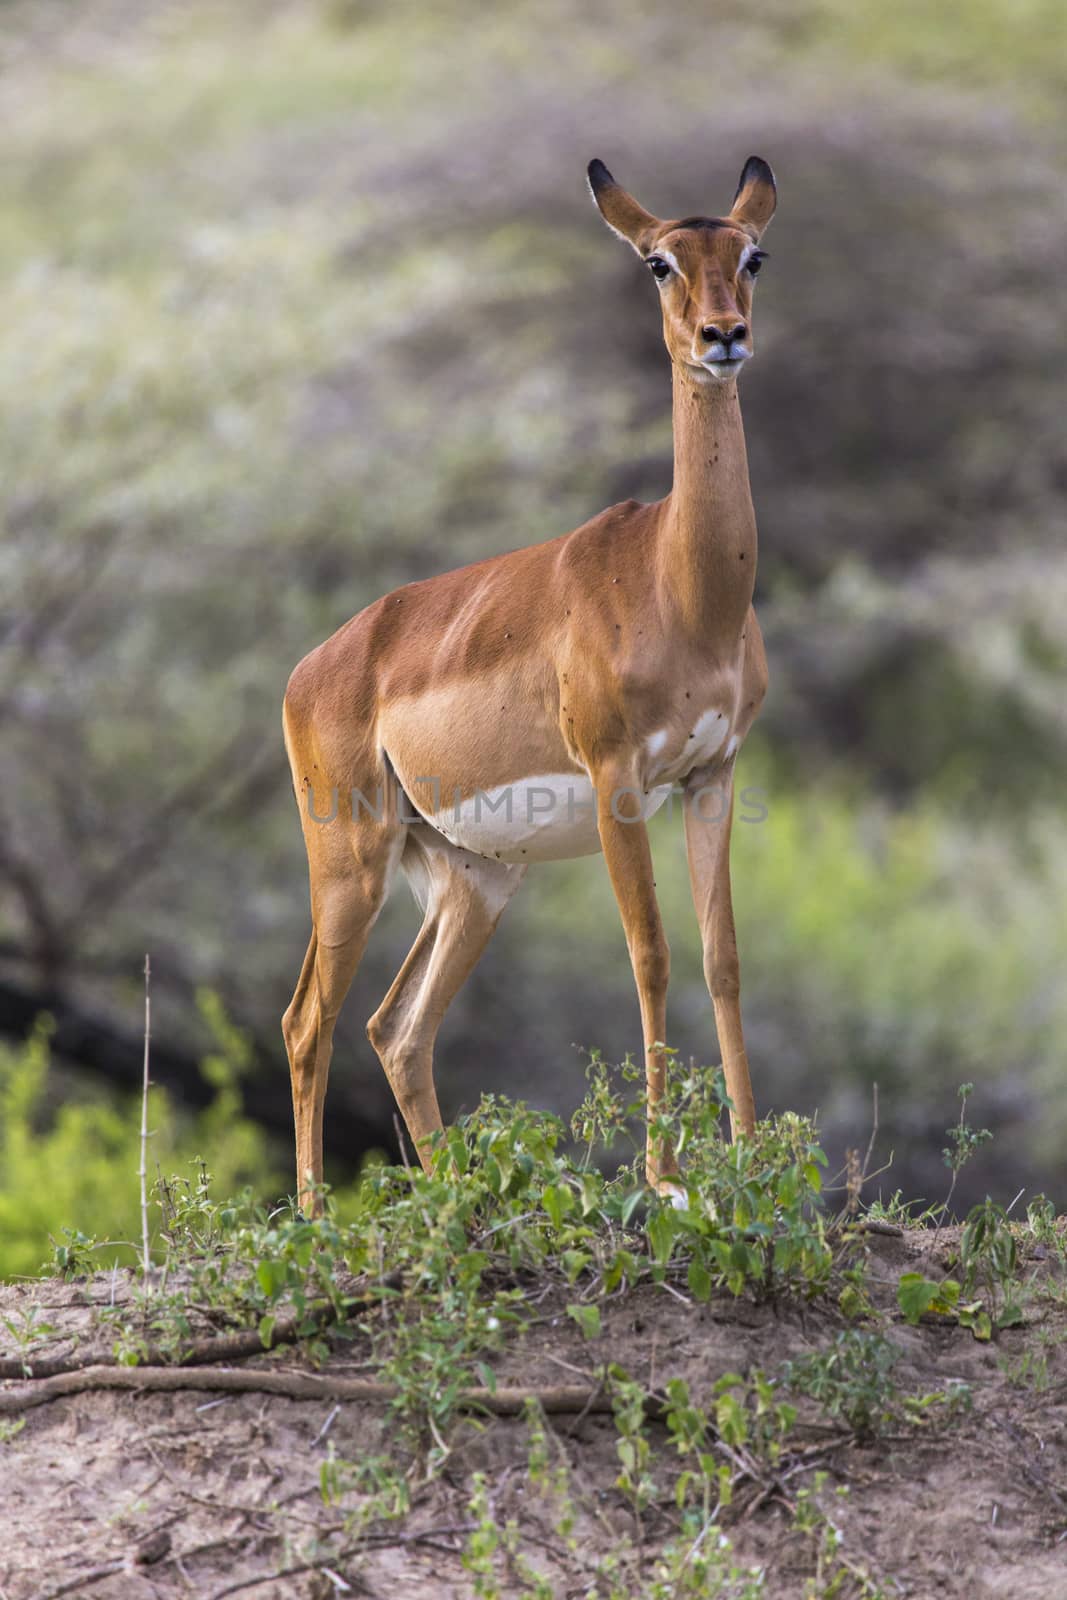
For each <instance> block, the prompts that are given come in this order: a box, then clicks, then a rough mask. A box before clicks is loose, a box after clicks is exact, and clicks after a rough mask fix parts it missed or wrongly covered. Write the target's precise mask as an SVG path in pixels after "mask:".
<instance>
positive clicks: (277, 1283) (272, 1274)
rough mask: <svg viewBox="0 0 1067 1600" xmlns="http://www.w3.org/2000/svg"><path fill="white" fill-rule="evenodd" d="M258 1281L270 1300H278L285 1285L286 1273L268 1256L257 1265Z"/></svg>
mask: <svg viewBox="0 0 1067 1600" xmlns="http://www.w3.org/2000/svg"><path fill="white" fill-rule="evenodd" d="M256 1281H257V1283H258V1284H259V1287H260V1288H261V1289H262V1290H263V1293H264V1294H265V1295H266V1296H267V1298H268V1300H276V1299H277V1298H278V1295H279V1293H280V1292H281V1290H282V1288H283V1287H284V1285H285V1273H284V1272H283V1271H282V1270H281V1269H280V1268H279V1266H278V1263H277V1262H276V1261H271V1259H270V1258H269V1257H267V1258H266V1259H265V1260H263V1261H261V1262H260V1263H259V1264H258V1266H257V1267H256Z"/></svg>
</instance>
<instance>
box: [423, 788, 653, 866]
mask: <svg viewBox="0 0 1067 1600" xmlns="http://www.w3.org/2000/svg"><path fill="white" fill-rule="evenodd" d="M670 792H671V786H670V784H669V783H668V784H664V785H661V786H660V787H659V788H656V789H653V790H652V791H651V793H650V794H647V795H642V796H641V800H642V814H643V816H645V817H646V818H647V817H650V816H652V815H653V814H654V813H655V812H656V811H658V810H659V808H660V806H661V805H663V803H664V801H665V800H666V799H667V796H668V795H669V794H670ZM616 803H617V805H618V807H619V815H620V817H622V816H625V814H626V811H625V804H624V801H623V797H622V796H619V797H618V799H617V802H616ZM423 814H424V815H425V816H426V820H427V822H429V823H432V825H433V826H434V827H435V828H436V829H437V831H438V832H439V833H442V834H444V836H445V838H446V839H451V841H452V843H453V844H458V845H462V846H463V848H464V849H465V850H473V851H474V852H475V853H476V854H477V855H482V856H488V857H489V858H490V859H491V860H497V861H515V862H526V861H565V860H569V859H570V858H571V857H573V856H589V855H595V854H596V852H597V851H598V850H599V849H600V835H599V833H598V831H597V825H596V799H595V796H594V793H593V785H592V784H591V783H590V781H589V779H588V778H587V777H586V776H585V775H584V774H583V773H578V772H563V773H557V772H553V773H548V774H546V775H544V776H542V777H533V778H521V779H518V780H517V781H516V782H515V783H507V784H501V785H500V786H499V787H497V788H494V789H487V790H484V791H480V792H479V793H477V794H474V795H471V796H470V797H469V798H468V799H465V800H458V801H455V802H453V803H452V804H450V805H443V806H442V807H441V808H440V810H438V811H434V812H432V813H430V812H426V813H423Z"/></svg>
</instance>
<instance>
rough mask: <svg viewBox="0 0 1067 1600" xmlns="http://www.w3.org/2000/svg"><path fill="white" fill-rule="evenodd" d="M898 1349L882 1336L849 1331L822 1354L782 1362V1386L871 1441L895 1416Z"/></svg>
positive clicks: (898, 1405) (898, 1402)
mask: <svg viewBox="0 0 1067 1600" xmlns="http://www.w3.org/2000/svg"><path fill="white" fill-rule="evenodd" d="M899 1359H900V1351H899V1350H898V1349H897V1347H896V1345H895V1344H893V1343H892V1342H891V1341H890V1340H889V1339H886V1338H885V1337H884V1336H883V1335H882V1334H880V1333H866V1332H863V1331H861V1330H859V1329H854V1328H849V1329H847V1330H846V1331H845V1332H843V1333H839V1334H837V1335H836V1336H835V1338H834V1340H833V1343H832V1344H831V1345H830V1347H829V1348H828V1349H826V1350H820V1351H813V1352H812V1353H811V1354H809V1355H804V1356H798V1357H797V1358H796V1359H795V1360H793V1361H786V1362H784V1363H783V1365H782V1368H781V1377H782V1382H783V1383H784V1384H786V1385H787V1386H788V1387H789V1388H790V1389H794V1390H796V1391H797V1392H799V1393H801V1394H806V1395H809V1396H810V1397H811V1399H813V1400H815V1401H817V1402H818V1404H819V1405H820V1406H821V1407H822V1408H823V1410H824V1411H825V1412H826V1414H827V1415H828V1416H831V1417H834V1418H835V1419H837V1420H839V1421H841V1422H843V1423H844V1424H845V1425H846V1427H848V1428H850V1429H851V1431H852V1432H853V1433H854V1434H855V1435H856V1437H857V1438H858V1439H872V1438H875V1437H876V1436H877V1435H878V1434H880V1433H883V1432H884V1431H885V1430H886V1428H888V1427H889V1426H891V1424H892V1423H893V1422H894V1421H896V1420H897V1419H898V1418H899V1415H900V1391H899V1390H898V1388H897V1386H896V1384H895V1382H894V1380H893V1368H894V1367H895V1366H896V1364H897V1362H898V1361H899Z"/></svg>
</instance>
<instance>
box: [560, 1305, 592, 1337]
mask: <svg viewBox="0 0 1067 1600" xmlns="http://www.w3.org/2000/svg"><path fill="white" fill-rule="evenodd" d="M567 1315H568V1317H573V1318H574V1321H575V1322H576V1323H577V1324H578V1326H579V1328H581V1330H582V1333H583V1335H584V1336H585V1338H587V1339H597V1338H599V1337H600V1308H599V1307H598V1306H583V1305H573V1306H568V1307H567Z"/></svg>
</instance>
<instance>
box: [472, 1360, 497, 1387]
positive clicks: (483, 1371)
mask: <svg viewBox="0 0 1067 1600" xmlns="http://www.w3.org/2000/svg"><path fill="white" fill-rule="evenodd" d="M475 1370H476V1372H477V1373H478V1376H479V1378H481V1380H482V1382H483V1384H484V1385H485V1387H486V1388H487V1389H488V1390H489V1393H490V1394H496V1373H495V1372H494V1371H493V1369H492V1367H490V1366H488V1365H487V1364H486V1363H485V1362H484V1361H479V1362H478V1363H477V1365H476V1368H475Z"/></svg>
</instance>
